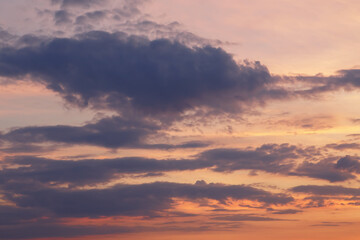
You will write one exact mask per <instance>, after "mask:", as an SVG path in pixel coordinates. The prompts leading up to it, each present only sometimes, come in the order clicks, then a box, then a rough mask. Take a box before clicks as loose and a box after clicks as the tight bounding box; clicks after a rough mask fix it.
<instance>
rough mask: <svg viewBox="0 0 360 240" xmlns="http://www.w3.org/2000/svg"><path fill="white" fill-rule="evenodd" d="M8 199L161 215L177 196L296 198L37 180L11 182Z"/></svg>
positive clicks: (87, 213)
mask: <svg viewBox="0 0 360 240" xmlns="http://www.w3.org/2000/svg"><path fill="white" fill-rule="evenodd" d="M2 188H3V190H4V196H5V199H6V200H7V201H9V202H12V203H14V204H16V206H17V207H22V208H29V209H41V210H42V211H46V212H49V214H51V216H53V217H55V216H56V217H77V218H78V217H90V218H95V217H102V216H144V217H145V216H148V217H155V216H161V215H162V213H164V211H167V210H170V209H172V208H173V204H174V200H173V199H174V198H181V199H185V200H187V201H196V200H200V199H213V200H217V201H219V202H220V203H222V204H226V201H227V200H228V199H234V200H250V201H255V202H259V203H261V204H264V205H285V204H288V203H290V202H292V201H293V200H294V199H293V198H292V197H291V196H289V195H286V194H281V193H271V192H268V191H264V190H261V189H257V188H254V187H250V186H246V185H224V184H214V183H210V184H206V183H205V184H182V183H170V182H154V183H144V184H138V185H125V184H122V185H116V186H113V187H109V188H105V189H64V188H49V187H45V186H43V185H38V184H20V185H18V184H14V183H8V184H7V185H5V186H3V187H2Z"/></svg>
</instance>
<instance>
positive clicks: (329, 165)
mask: <svg viewBox="0 0 360 240" xmlns="http://www.w3.org/2000/svg"><path fill="white" fill-rule="evenodd" d="M290 175H295V176H306V177H311V178H317V179H324V180H328V181H330V182H342V181H346V180H351V179H355V178H356V176H355V175H353V174H351V173H350V172H347V171H340V168H339V167H336V163H334V162H333V161H332V159H323V160H320V161H318V162H309V161H304V162H303V163H301V164H300V165H299V166H298V167H297V168H296V169H295V170H294V172H291V173H290Z"/></svg>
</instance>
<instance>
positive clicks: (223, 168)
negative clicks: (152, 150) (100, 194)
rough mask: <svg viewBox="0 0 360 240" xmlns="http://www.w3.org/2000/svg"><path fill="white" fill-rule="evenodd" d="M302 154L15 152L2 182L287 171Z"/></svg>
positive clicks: (288, 150) (284, 148) (282, 148)
mask: <svg viewBox="0 0 360 240" xmlns="http://www.w3.org/2000/svg"><path fill="white" fill-rule="evenodd" d="M197 144H199V143H196V142H195V143H188V144H182V145H175V146H177V147H196V146H198V145H197ZM184 145H185V146H184ZM187 145H190V146H187ZM175 146H174V147H175ZM301 157H303V153H302V150H301V149H300V148H297V147H295V146H291V145H288V144H282V145H276V144H271V145H263V146H261V147H259V148H256V149H212V150H206V151H203V152H202V153H200V154H198V155H197V156H194V158H192V159H166V160H157V159H149V158H140V157H124V158H115V159H76V160H52V159H45V158H39V157H33V156H15V157H8V158H6V159H5V160H4V161H3V169H2V170H0V174H1V175H0V183H6V182H14V181H15V182H33V181H38V182H41V183H46V184H49V183H52V184H63V183H67V184H70V185H73V186H78V185H93V184H99V183H103V182H108V181H111V180H112V179H114V178H118V177H122V176H124V175H128V174H137V175H139V174H140V176H144V174H146V175H145V176H158V175H159V174H162V173H165V172H169V171H189V170H197V169H209V170H212V171H217V172H233V171H237V170H259V171H265V172H270V173H279V174H284V175H287V174H289V171H291V169H292V168H293V167H295V165H294V163H293V161H294V160H295V159H299V158H301ZM13 166H18V167H17V168H14V167H13ZM137 175H135V177H136V176H137Z"/></svg>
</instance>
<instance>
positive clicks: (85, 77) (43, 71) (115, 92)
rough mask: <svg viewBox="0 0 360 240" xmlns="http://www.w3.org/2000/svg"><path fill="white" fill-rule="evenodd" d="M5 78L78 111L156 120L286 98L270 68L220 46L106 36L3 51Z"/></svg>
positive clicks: (1, 65) (0, 69) (86, 36)
mask: <svg viewBox="0 0 360 240" xmlns="http://www.w3.org/2000/svg"><path fill="white" fill-rule="evenodd" d="M109 63H110V64H109ZM0 75H1V76H5V77H10V78H21V77H24V76H26V75H30V76H32V77H31V79H32V80H33V81H38V82H41V83H43V84H45V85H46V86H47V88H49V89H51V90H53V91H55V92H57V93H59V94H60V95H61V96H62V97H63V98H64V99H65V100H66V101H67V102H68V103H70V104H73V105H76V106H81V107H85V106H91V107H93V108H96V109H111V110H115V111H118V112H122V113H127V112H138V113H139V112H140V113H142V114H145V115H153V116H154V115H157V116H159V115H164V114H165V115H166V114H167V115H169V114H170V115H171V114H173V115H176V116H178V115H179V114H181V113H184V112H185V111H189V110H192V111H197V110H199V109H202V110H203V111H205V112H207V113H210V112H213V113H214V112H217V113H220V112H223V113H236V112H241V111H242V110H243V108H244V107H246V106H249V105H251V104H252V103H256V102H257V103H260V102H263V101H264V100H265V99H266V98H281V97H283V96H282V94H283V92H282V91H277V90H274V89H270V90H269V89H268V87H269V86H271V83H272V78H271V76H270V74H269V72H268V70H267V68H266V67H265V66H263V65H261V64H260V63H258V62H254V63H245V64H244V65H239V64H237V63H236V62H235V61H234V59H233V58H232V56H231V55H230V54H228V53H226V52H225V51H224V50H222V49H220V48H214V47H210V46H206V47H197V48H190V47H187V46H185V45H183V44H180V43H178V42H172V41H169V40H166V39H158V40H153V41H150V40H148V39H146V38H140V37H135V36H126V35H125V34H124V33H114V34H109V33H107V32H100V31H98V32H89V33H86V34H82V35H79V36H78V37H77V38H62V39H60V38H55V39H53V40H51V41H48V42H46V43H44V44H42V45H40V46H38V47H27V48H20V49H15V48H6V49H2V51H1V53H0Z"/></svg>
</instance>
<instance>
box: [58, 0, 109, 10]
mask: <svg viewBox="0 0 360 240" xmlns="http://www.w3.org/2000/svg"><path fill="white" fill-rule="evenodd" d="M51 2H52V4H60V7H61V8H71V7H82V8H90V7H91V6H93V5H102V4H104V3H106V2H107V0H51Z"/></svg>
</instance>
